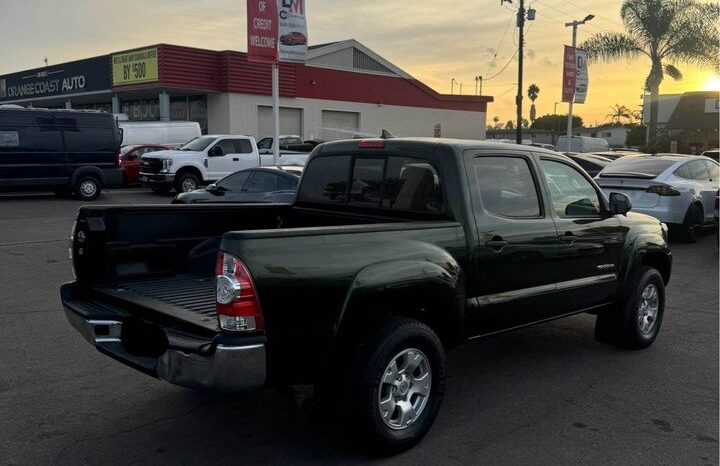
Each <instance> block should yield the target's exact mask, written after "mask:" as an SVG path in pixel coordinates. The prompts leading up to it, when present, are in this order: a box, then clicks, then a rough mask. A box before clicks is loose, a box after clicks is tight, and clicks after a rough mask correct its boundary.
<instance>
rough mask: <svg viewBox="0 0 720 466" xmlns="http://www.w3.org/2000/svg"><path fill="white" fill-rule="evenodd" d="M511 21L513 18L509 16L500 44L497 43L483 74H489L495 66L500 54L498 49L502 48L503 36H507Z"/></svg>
mask: <svg viewBox="0 0 720 466" xmlns="http://www.w3.org/2000/svg"><path fill="white" fill-rule="evenodd" d="M512 20H513V17H512V16H510V21H508V23H507V26H505V32H503V35H502V37H501V38H500V42H498V45H497V47H495V51H494V54H493V58H492V61H491V62H490V65H489V66H488V70H487V72H486V73H485V74H490V70H491V69H492V67H493V65H494V64H495V60H496V59H497V56H498V53H500V47H501V46H502V43H503V41H504V40H505V35H506V34H507V32H508V29H509V28H510V25H511V24H512Z"/></svg>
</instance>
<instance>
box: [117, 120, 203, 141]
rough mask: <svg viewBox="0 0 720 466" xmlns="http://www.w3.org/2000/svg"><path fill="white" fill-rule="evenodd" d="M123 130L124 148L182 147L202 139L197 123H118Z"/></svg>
mask: <svg viewBox="0 0 720 466" xmlns="http://www.w3.org/2000/svg"><path fill="white" fill-rule="evenodd" d="M118 126H119V127H120V128H122V130H123V141H122V145H123V146H129V145H136V144H160V145H164V146H173V147H180V146H182V145H185V144H187V143H188V142H189V141H191V140H193V139H195V138H197V137H200V135H201V133H200V124H199V123H198V122H196V121H118Z"/></svg>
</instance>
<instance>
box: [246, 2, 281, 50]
mask: <svg viewBox="0 0 720 466" xmlns="http://www.w3.org/2000/svg"><path fill="white" fill-rule="evenodd" d="M278 29H279V25H278V5H277V0H247V37H248V61H249V62H253V63H270V64H272V63H277V58H278Z"/></svg>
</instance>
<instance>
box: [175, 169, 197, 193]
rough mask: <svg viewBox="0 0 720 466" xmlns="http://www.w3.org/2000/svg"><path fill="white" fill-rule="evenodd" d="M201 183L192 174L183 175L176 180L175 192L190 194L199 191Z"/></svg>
mask: <svg viewBox="0 0 720 466" xmlns="http://www.w3.org/2000/svg"><path fill="white" fill-rule="evenodd" d="M199 184H200V181H199V180H198V178H197V176H195V175H193V174H192V173H182V174H180V176H179V177H178V178H177V179H176V180H175V190H176V191H177V192H178V193H189V192H191V191H195V190H196V189H198V185H199Z"/></svg>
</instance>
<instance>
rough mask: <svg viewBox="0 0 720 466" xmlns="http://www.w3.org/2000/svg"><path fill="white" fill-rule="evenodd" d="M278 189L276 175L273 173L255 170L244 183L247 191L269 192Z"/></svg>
mask: <svg viewBox="0 0 720 466" xmlns="http://www.w3.org/2000/svg"><path fill="white" fill-rule="evenodd" d="M277 190H278V176H277V175H276V174H274V173H267V172H255V173H253V174H252V175H251V176H250V181H248V182H247V184H246V185H245V191H247V192H249V193H269V192H272V191H277Z"/></svg>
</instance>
